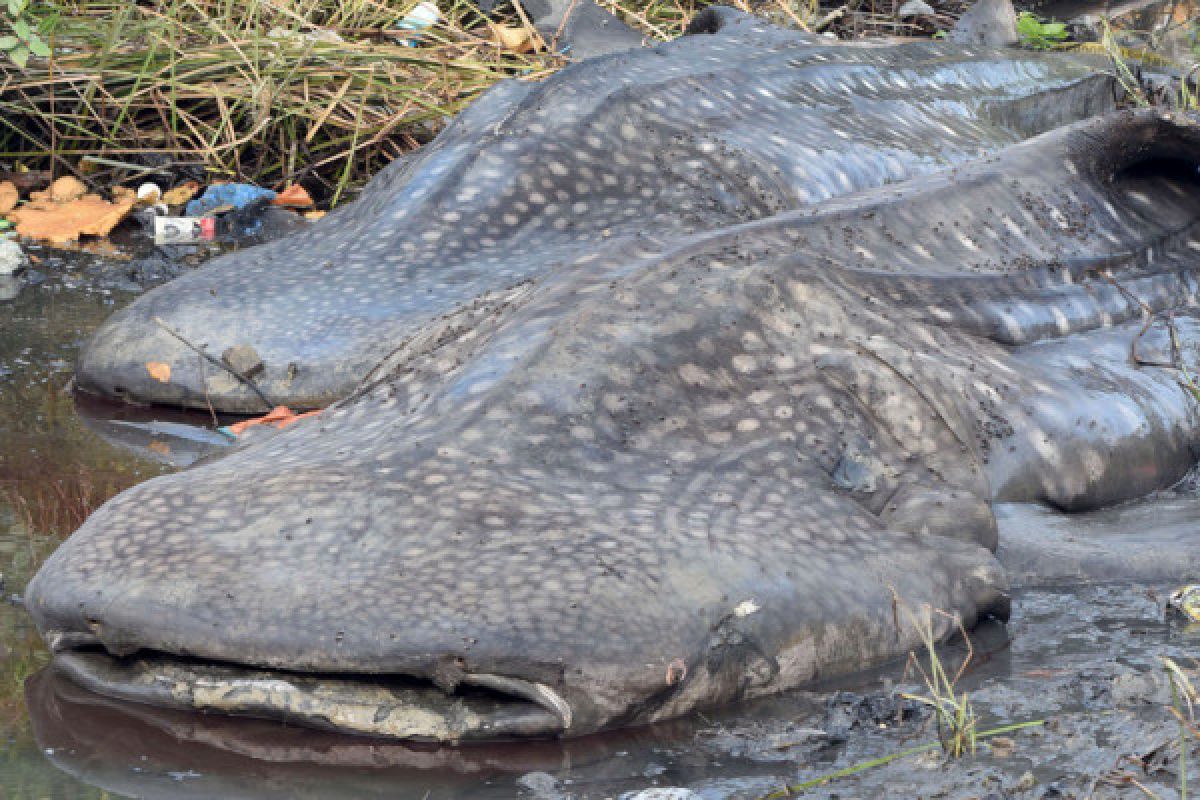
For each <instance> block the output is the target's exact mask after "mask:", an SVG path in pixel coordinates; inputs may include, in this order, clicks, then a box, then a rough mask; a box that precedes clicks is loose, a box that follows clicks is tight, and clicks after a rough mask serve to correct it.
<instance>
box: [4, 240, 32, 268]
mask: <svg viewBox="0 0 1200 800" xmlns="http://www.w3.org/2000/svg"><path fill="white" fill-rule="evenodd" d="M26 263H27V262H26V259H25V251H24V250H22V249H21V245H19V244H17V243H16V242H14V241H13V240H12V239H0V275H16V274H17V273H18V272H20V271H21V270H23V269H25V265H26Z"/></svg>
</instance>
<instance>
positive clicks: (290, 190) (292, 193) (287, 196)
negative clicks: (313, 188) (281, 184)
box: [271, 183, 313, 208]
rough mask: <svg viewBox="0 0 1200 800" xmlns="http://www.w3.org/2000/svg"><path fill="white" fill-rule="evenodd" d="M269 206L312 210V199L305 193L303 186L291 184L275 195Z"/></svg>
mask: <svg viewBox="0 0 1200 800" xmlns="http://www.w3.org/2000/svg"><path fill="white" fill-rule="evenodd" d="M271 205H274V206H283V207H284V208H312V207H313V199H312V195H310V194H309V193H308V192H307V191H305V189H304V187H303V186H301V185H300V184H298V183H293V184H292V185H291V186H289V187H287V188H286V189H284V190H283V191H282V192H280V193H279V194H277V195H275V199H274V200H272V201H271Z"/></svg>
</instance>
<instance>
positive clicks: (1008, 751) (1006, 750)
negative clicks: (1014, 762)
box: [988, 736, 1017, 758]
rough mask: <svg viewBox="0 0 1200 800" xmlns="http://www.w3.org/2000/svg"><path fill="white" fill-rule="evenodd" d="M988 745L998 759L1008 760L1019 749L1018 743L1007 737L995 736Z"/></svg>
mask: <svg viewBox="0 0 1200 800" xmlns="http://www.w3.org/2000/svg"><path fill="white" fill-rule="evenodd" d="M988 745H989V746H990V747H991V748H992V755H994V756H995V757H996V758H1008V757H1009V756H1011V755H1012V754H1013V751H1014V750H1016V749H1017V743H1016V742H1014V741H1013V740H1012V739H1010V738H1008V737H1007V736H994V737H992V738H991V739H989V740H988Z"/></svg>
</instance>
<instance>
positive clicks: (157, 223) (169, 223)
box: [154, 217, 217, 244]
mask: <svg viewBox="0 0 1200 800" xmlns="http://www.w3.org/2000/svg"><path fill="white" fill-rule="evenodd" d="M216 226H217V223H216V220H215V219H213V218H212V217H155V218H154V243H155V244H188V243H191V242H207V241H211V240H212V239H213V238H215V237H216V233H217V227H216Z"/></svg>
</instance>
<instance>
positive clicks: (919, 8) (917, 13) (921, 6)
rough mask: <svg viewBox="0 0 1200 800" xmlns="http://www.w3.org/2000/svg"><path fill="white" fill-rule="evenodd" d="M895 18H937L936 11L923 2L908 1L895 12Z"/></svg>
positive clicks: (923, 0)
mask: <svg viewBox="0 0 1200 800" xmlns="http://www.w3.org/2000/svg"><path fill="white" fill-rule="evenodd" d="M896 16H897V17H899V18H900V19H904V18H905V17H933V16H937V11H935V10H934V8H933V6H931V5H929V3H926V2H925V0H908V2H907V3H905V4H904V5H902V6H900V8H899V9H897V10H896Z"/></svg>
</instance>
